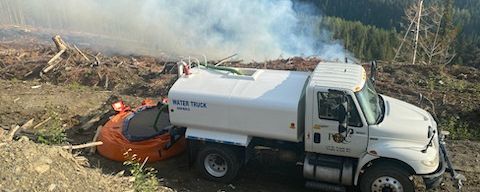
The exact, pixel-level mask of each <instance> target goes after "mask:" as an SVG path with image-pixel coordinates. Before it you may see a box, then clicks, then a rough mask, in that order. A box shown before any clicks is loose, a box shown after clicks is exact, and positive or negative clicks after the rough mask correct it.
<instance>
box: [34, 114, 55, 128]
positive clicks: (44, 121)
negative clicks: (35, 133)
mask: <svg viewBox="0 0 480 192" xmlns="http://www.w3.org/2000/svg"><path fill="white" fill-rule="evenodd" d="M50 119H52V117H48V118H47V119H45V120H43V121H42V122H40V123H38V124H37V125H35V126H34V127H33V128H32V129H36V128H38V127H40V126H42V125H43V124H45V123H46V122H48V121H50Z"/></svg>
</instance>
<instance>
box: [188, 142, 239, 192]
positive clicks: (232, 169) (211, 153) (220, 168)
mask: <svg viewBox="0 0 480 192" xmlns="http://www.w3.org/2000/svg"><path fill="white" fill-rule="evenodd" d="M239 162H240V161H239V159H238V156H237V155H236V153H235V152H234V151H233V150H232V149H231V148H229V147H226V146H221V145H210V146H207V147H205V148H203V149H202V150H201V151H200V153H198V156H197V160H196V168H197V171H198V172H199V173H200V174H201V175H202V176H203V177H205V178H206V179H209V180H212V181H217V182H223V183H228V182H230V181H232V180H233V179H234V178H235V177H236V176H237V173H238V170H239V169H240V163H239Z"/></svg>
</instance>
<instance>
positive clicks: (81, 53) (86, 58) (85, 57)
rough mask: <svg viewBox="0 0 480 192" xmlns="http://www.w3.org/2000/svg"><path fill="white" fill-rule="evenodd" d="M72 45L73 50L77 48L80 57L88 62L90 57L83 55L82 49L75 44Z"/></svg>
mask: <svg viewBox="0 0 480 192" xmlns="http://www.w3.org/2000/svg"><path fill="white" fill-rule="evenodd" d="M73 47H74V48H75V50H77V52H78V53H80V55H82V57H83V58H84V59H85V60H87V61H88V62H90V59H89V58H88V57H87V55H85V54H84V53H83V52H82V51H80V49H79V48H78V47H77V46H76V45H73Z"/></svg>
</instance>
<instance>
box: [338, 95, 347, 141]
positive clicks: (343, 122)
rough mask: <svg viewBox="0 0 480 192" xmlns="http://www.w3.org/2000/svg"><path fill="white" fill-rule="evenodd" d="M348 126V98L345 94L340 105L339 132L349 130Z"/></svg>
mask: <svg viewBox="0 0 480 192" xmlns="http://www.w3.org/2000/svg"><path fill="white" fill-rule="evenodd" d="M347 126H348V99H347V97H346V96H345V95H344V96H343V97H342V100H341V103H340V105H339V106H338V133H343V132H345V131H347Z"/></svg>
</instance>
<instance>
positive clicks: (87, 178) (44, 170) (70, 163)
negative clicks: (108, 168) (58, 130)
mask: <svg viewBox="0 0 480 192" xmlns="http://www.w3.org/2000/svg"><path fill="white" fill-rule="evenodd" d="M0 137H2V136H0ZM0 149H1V150H0V159H2V163H0V170H2V171H0V188H1V189H2V191H128V190H131V186H130V184H129V182H128V178H126V177H116V176H111V175H104V174H102V173H101V172H100V170H97V169H90V168H86V167H84V166H85V165H87V166H88V162H87V161H86V159H84V158H82V157H81V156H75V155H72V154H71V153H69V152H68V151H66V150H64V149H61V148H60V147H52V146H47V145H41V144H36V143H33V142H30V141H16V142H15V141H14V142H7V141H5V140H4V138H0Z"/></svg>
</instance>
